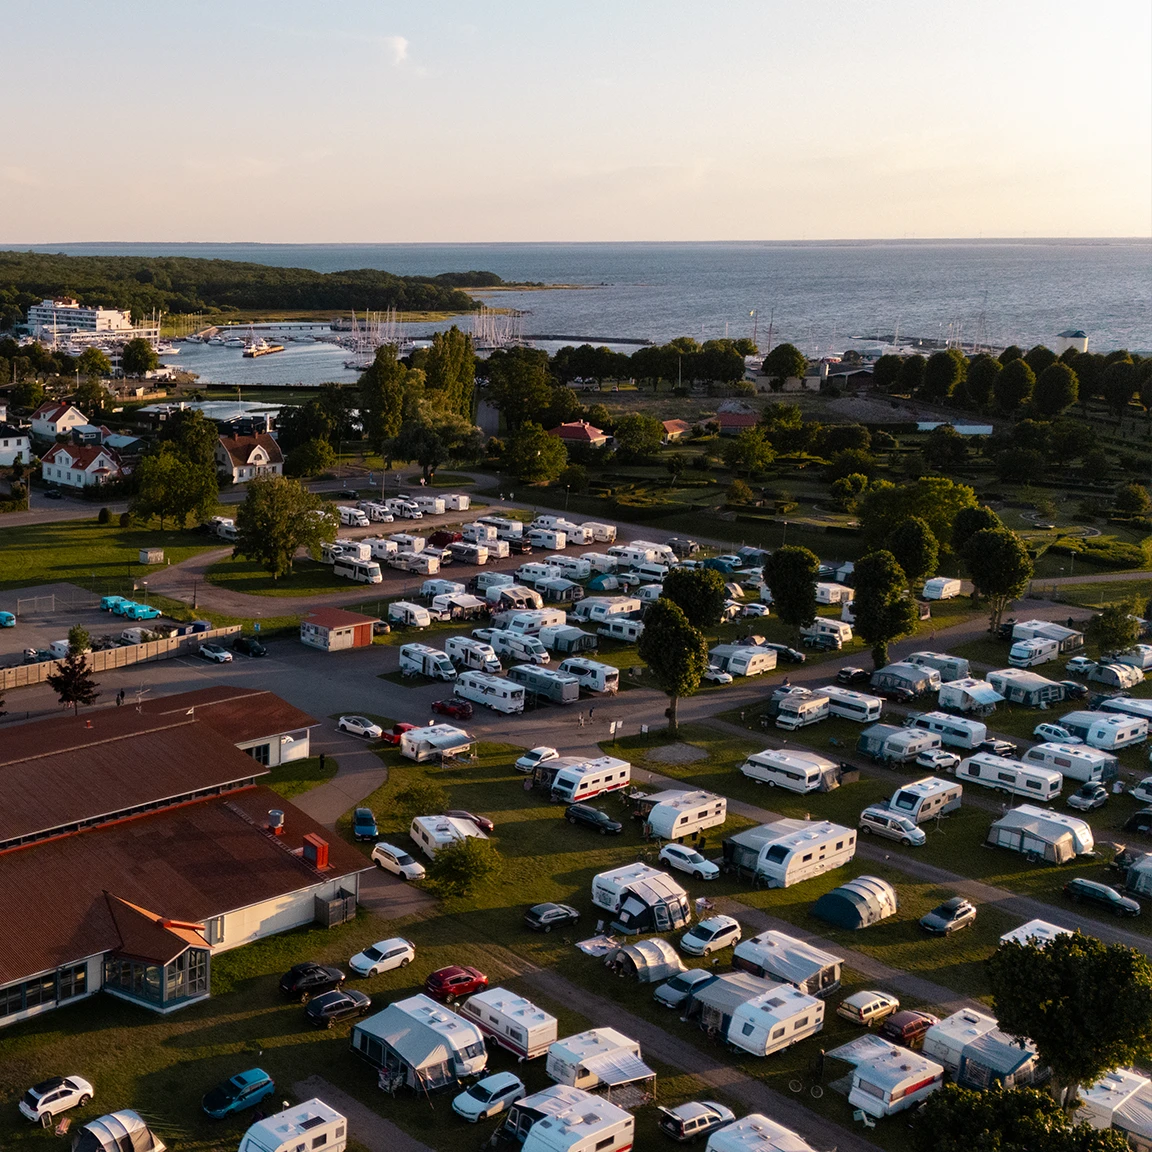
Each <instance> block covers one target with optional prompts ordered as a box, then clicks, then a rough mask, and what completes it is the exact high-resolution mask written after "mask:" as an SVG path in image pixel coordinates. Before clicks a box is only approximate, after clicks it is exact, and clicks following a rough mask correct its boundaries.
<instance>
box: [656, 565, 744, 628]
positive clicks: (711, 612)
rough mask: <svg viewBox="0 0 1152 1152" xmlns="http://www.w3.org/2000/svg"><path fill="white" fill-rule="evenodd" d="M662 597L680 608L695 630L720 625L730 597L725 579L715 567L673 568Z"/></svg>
mask: <svg viewBox="0 0 1152 1152" xmlns="http://www.w3.org/2000/svg"><path fill="white" fill-rule="evenodd" d="M663 588H664V592H663V594H664V595H665V596H666V597H667V598H668V599H669V600H671V601H672V603H673V604H677V605H679V607H680V608H681V610H682V611H683V613H684V615H685V616H686V617H687V618H688V623H689V624H691V625H692V626H693V627H694V628H712V627H714V626H715V625H716V624H719V623H720V614H721V612H723V611H724V600H725V598H726V597H727V595H728V590H727V585H726V584H725V583H724V577H723V576H721V575H720V573H719V572H717V571H716V570H715V569H714V568H673V569H672V571H671V572H669V573H668V575H667V576H665V577H664V585H663Z"/></svg>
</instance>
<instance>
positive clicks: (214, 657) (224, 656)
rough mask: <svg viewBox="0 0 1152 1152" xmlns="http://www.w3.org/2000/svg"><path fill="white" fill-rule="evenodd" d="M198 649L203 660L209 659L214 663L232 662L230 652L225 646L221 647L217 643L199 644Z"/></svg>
mask: <svg viewBox="0 0 1152 1152" xmlns="http://www.w3.org/2000/svg"><path fill="white" fill-rule="evenodd" d="M199 651H200V655H201V656H203V657H204V659H205V660H211V661H212V662H213V663H214V664H231V663H232V653H231V652H229V651H228V649H227V648H221V647H220V645H219V644H201V645H200V649H199Z"/></svg>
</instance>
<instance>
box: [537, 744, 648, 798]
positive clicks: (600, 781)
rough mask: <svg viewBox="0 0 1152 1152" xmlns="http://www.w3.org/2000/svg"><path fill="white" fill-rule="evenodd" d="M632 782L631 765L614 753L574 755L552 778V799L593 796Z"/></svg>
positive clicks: (624, 786)
mask: <svg viewBox="0 0 1152 1152" xmlns="http://www.w3.org/2000/svg"><path fill="white" fill-rule="evenodd" d="M631 782H632V765H631V764H629V763H628V761H627V760H617V759H616V757H615V756H597V757H596V758H595V759H593V760H583V759H576V761H575V762H574V763H568V764H567V765H566V766H565V767H563V768H561V769H560V770H559V771H558V772H557V773H556V775H555V776H554V777H553V778H552V799H553V800H555V801H558V802H559V803H561V804H575V803H577V802H579V801H583V800H594V799H595V798H596V797H597V796H602V795H603V794H604V793H605V792H619V791H620V789H621V788H627V787H628V785H629V784H630V783H631Z"/></svg>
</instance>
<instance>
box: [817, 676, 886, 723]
mask: <svg viewBox="0 0 1152 1152" xmlns="http://www.w3.org/2000/svg"><path fill="white" fill-rule="evenodd" d="M816 693H817V695H819V696H827V697H828V711H829V712H830V713H831V714H832V715H833V716H840V717H843V719H845V720H855V721H856V723H857V724H872V723H874V722H875V721H877V720H879V719H880V713H881V712H882V711H883V710H884V701H883V700H881V699H880V697H879V696H868V695H866V694H865V693H863V692H853V691H852V690H851V689H849V688H841V687H839V686H838V685H836V684H827V685H825V686H824V687H822V688H817V689H816Z"/></svg>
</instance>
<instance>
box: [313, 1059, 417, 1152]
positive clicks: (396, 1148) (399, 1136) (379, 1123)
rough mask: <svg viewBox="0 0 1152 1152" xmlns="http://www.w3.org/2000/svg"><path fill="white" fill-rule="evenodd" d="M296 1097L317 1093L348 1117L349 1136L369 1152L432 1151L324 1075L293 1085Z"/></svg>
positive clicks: (326, 1102)
mask: <svg viewBox="0 0 1152 1152" xmlns="http://www.w3.org/2000/svg"><path fill="white" fill-rule="evenodd" d="M292 1091H293V1092H294V1093H295V1094H296V1097H297V1099H299V1100H311V1099H312V1098H313V1097H314V1096H318V1097H319V1098H320V1099H321V1100H323V1101H324V1103H325V1104H327V1105H329V1106H330V1107H332V1108H335V1109H336V1111H337V1112H339V1113H340V1114H341V1115H342V1116H344V1117H346V1118H347V1120H348V1136H349V1138H350V1139H352V1140H355V1141H356V1143H357V1144H363V1145H364V1147H365V1148H367V1149H368V1152H432V1149H431V1148H429V1147H428V1145H427V1144H421V1143H420V1141H419V1140H413V1139H412V1137H411V1136H409V1135H408V1133H407V1132H405V1131H404V1129H403V1128H399V1127H397V1126H396V1125H395V1124H393V1123H392V1121H391V1120H385V1119H384V1117H383V1116H381V1115H380V1113H379V1112H376V1111H374V1110H373V1109H371V1108H369V1107H368V1106H367V1105H366V1104H361V1103H360V1101H359V1100H357V1099H356V1098H355V1097H354V1096H349V1095H348V1093H347V1092H344V1091H343V1090H342V1089H340V1088H337V1087H336V1085H335V1084H329V1083H328V1081H327V1080H325V1079H324V1077H323V1076H309V1077H308V1079H307V1080H300V1081H298V1082H297V1083H296V1084H293V1085H292Z"/></svg>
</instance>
